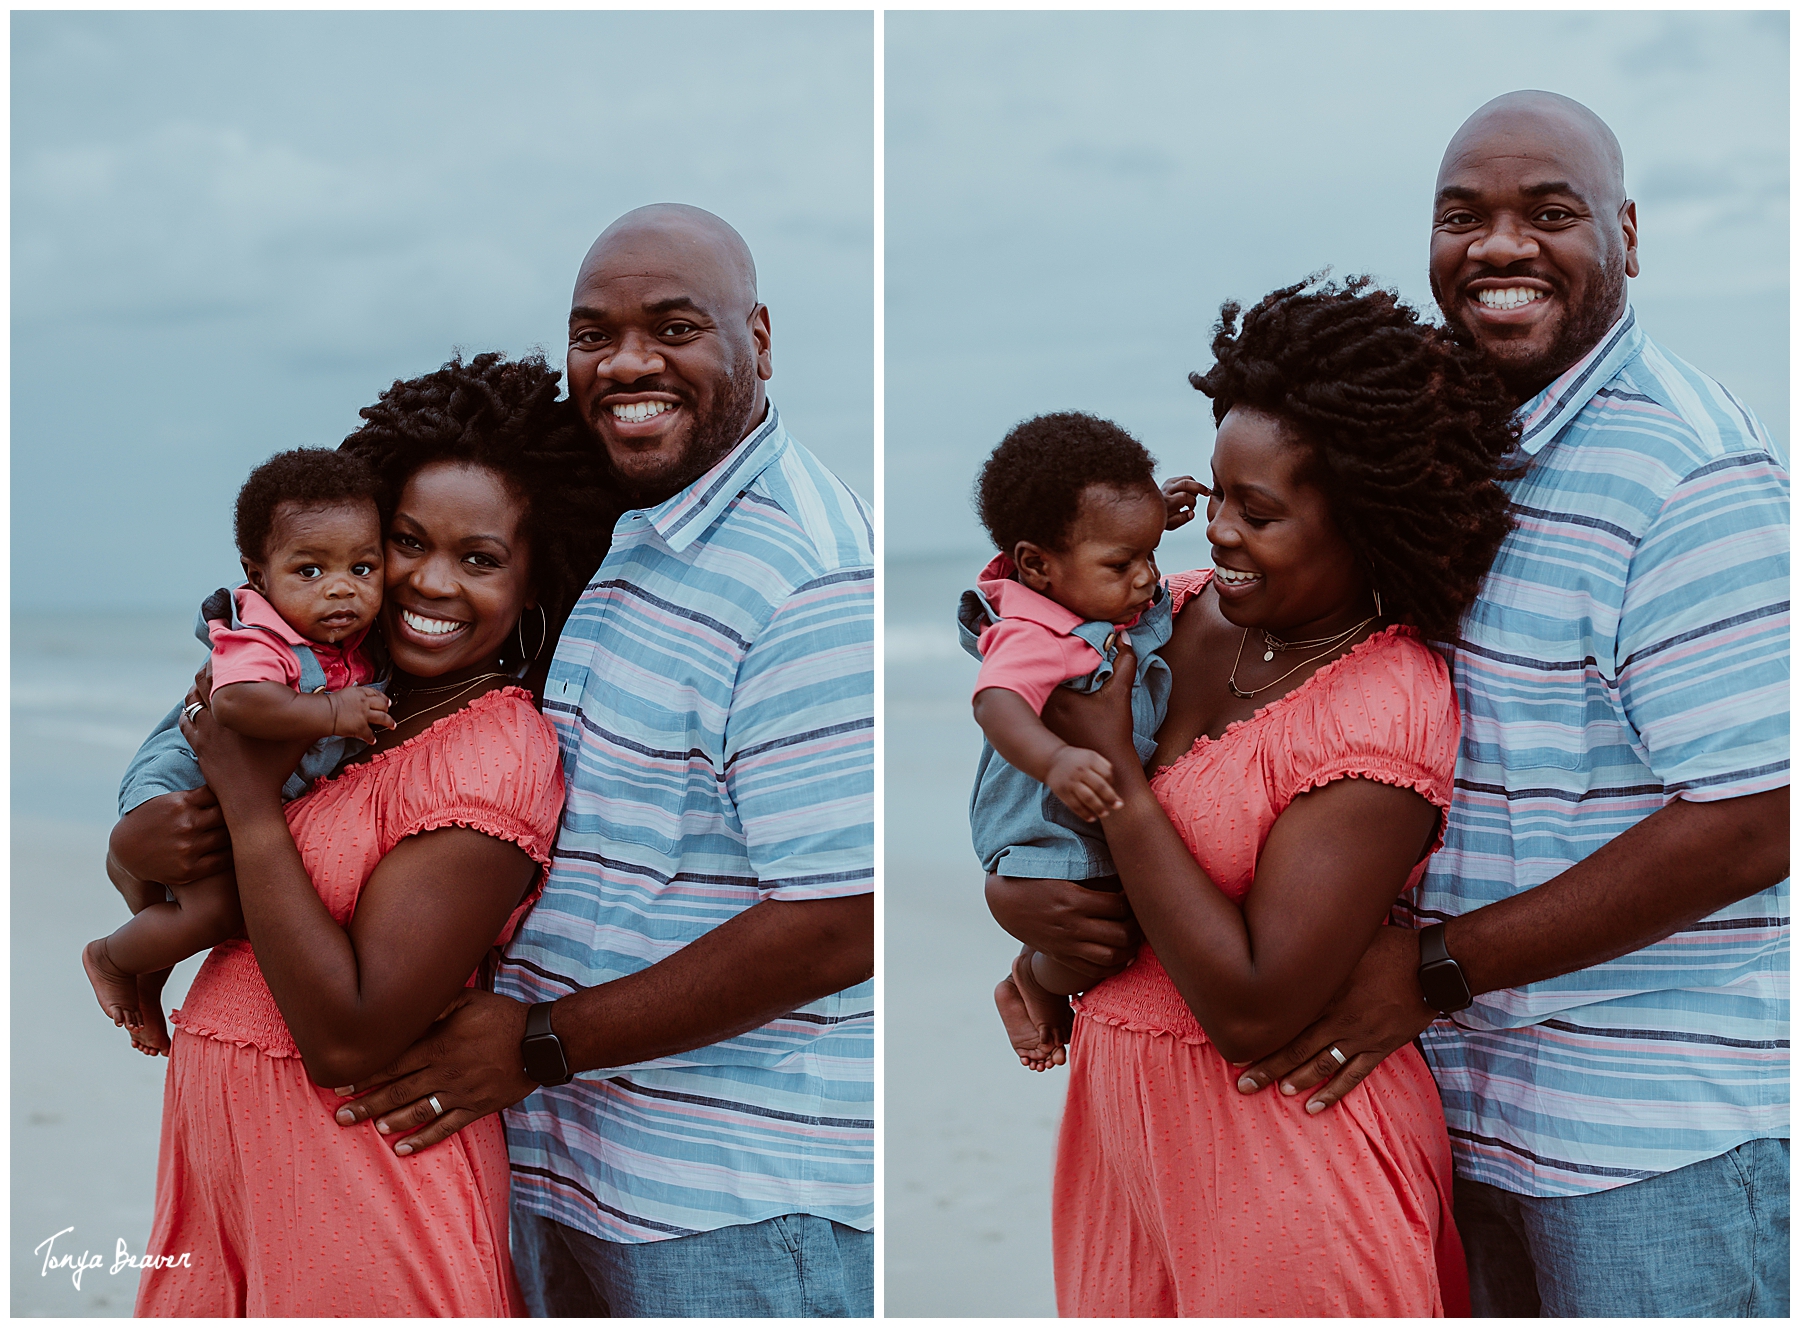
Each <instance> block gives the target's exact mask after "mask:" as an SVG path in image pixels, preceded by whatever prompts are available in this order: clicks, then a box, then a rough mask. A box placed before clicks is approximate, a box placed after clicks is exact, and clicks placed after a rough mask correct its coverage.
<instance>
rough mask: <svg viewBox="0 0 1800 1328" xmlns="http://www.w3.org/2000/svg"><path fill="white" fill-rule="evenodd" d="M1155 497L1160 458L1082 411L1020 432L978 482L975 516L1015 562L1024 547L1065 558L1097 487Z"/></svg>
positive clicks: (1004, 442)
mask: <svg viewBox="0 0 1800 1328" xmlns="http://www.w3.org/2000/svg"><path fill="white" fill-rule="evenodd" d="M1095 484H1102V485H1105V486H1107V487H1108V488H1113V489H1125V490H1132V489H1144V490H1148V491H1149V492H1150V493H1156V492H1157V488H1156V458H1155V457H1153V456H1151V455H1150V453H1148V452H1146V451H1145V450H1144V445H1143V444H1142V443H1140V442H1139V441H1138V440H1137V439H1135V438H1133V437H1132V436H1131V435H1130V434H1128V433H1126V432H1125V430H1123V429H1121V428H1120V427H1119V426H1118V425H1116V424H1114V423H1112V422H1111V421H1110V420H1102V419H1097V418H1095V417H1094V416H1092V415H1084V414H1082V413H1081V412H1080V411H1073V410H1065V411H1058V412H1057V413H1056V414H1054V415H1038V416H1036V417H1034V418H1032V419H1029V420H1024V421H1021V422H1020V423H1018V424H1016V425H1014V426H1013V429H1012V432H1011V433H1009V434H1007V435H1006V437H1004V438H1002V439H1001V440H1000V446H998V447H996V448H995V449H994V453H993V455H992V456H990V457H989V458H988V459H987V464H986V465H984V466H983V467H982V468H981V474H980V475H978V476H977V477H976V479H975V510H976V511H977V512H978V513H979V514H980V516H981V524H982V525H984V526H986V527H987V533H988V536H989V537H990V538H991V539H992V540H993V541H994V544H995V547H997V548H998V549H999V550H1000V551H1001V552H1002V553H1007V554H1010V553H1011V552H1012V551H1013V550H1014V549H1015V548H1017V547H1018V544H1019V541H1020V540H1029V541H1030V542H1031V543H1033V544H1035V545H1037V546H1038V547H1039V548H1042V549H1053V550H1056V551H1057V552H1061V551H1062V550H1063V549H1064V548H1066V547H1067V544H1068V539H1069V528H1070V527H1071V526H1073V525H1074V524H1075V518H1076V517H1077V516H1078V515H1079V514H1080V512H1081V495H1082V494H1083V493H1084V492H1085V491H1086V490H1087V489H1088V487H1089V486H1090V485H1095Z"/></svg>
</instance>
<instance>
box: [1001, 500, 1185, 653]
mask: <svg viewBox="0 0 1800 1328" xmlns="http://www.w3.org/2000/svg"><path fill="white" fill-rule="evenodd" d="M1167 519H1168V518H1167V509H1166V507H1165V506H1164V503H1163V499H1162V495H1161V494H1160V493H1158V492H1156V490H1154V489H1115V488H1112V487H1110V486H1107V485H1100V484H1092V485H1089V486H1088V488H1087V489H1086V490H1085V491H1084V492H1083V493H1082V495H1081V509H1080V511H1079V512H1078V513H1077V515H1076V517H1075V523H1074V524H1073V525H1072V526H1070V527H1069V537H1068V540H1067V547H1066V548H1064V549H1062V550H1061V551H1058V550H1055V549H1039V550H1037V556H1036V558H1033V559H1022V560H1020V574H1021V578H1022V579H1023V580H1024V582H1025V584H1026V585H1028V586H1030V587H1031V588H1032V589H1033V590H1036V591H1038V592H1039V593H1040V594H1043V595H1047V596H1049V597H1050V598H1051V599H1053V600H1055V601H1056V602H1057V603H1058V604H1060V605H1062V606H1063V607H1064V608H1065V609H1068V610H1070V611H1071V612H1073V613H1078V614H1080V615H1081V617H1082V618H1083V619H1084V620H1087V621H1090V622H1123V621H1125V620H1126V619H1128V618H1130V617H1131V616H1132V615H1133V614H1134V613H1136V612H1137V611H1138V610H1139V609H1141V608H1143V607H1144V606H1145V605H1146V604H1148V603H1149V602H1150V600H1151V597H1152V596H1154V595H1155V594H1156V583H1157V580H1158V573H1157V570H1156V546H1157V545H1158V544H1160V543H1161V542H1162V535H1163V526H1164V524H1165V523H1166V521H1167ZM1020 547H1021V549H1023V548H1024V547H1026V546H1023V545H1021V546H1020ZM1034 563H1035V564H1036V566H1035V567H1033V566H1032V564H1034Z"/></svg>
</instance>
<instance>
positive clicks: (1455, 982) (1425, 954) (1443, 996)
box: [1419, 922, 1475, 1014]
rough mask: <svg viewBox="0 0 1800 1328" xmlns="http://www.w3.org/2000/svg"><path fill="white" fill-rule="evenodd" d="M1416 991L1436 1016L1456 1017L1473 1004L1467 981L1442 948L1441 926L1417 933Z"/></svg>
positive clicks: (1472, 994) (1460, 969)
mask: <svg viewBox="0 0 1800 1328" xmlns="http://www.w3.org/2000/svg"><path fill="white" fill-rule="evenodd" d="M1419 990H1420V991H1422V992H1424V993H1425V1004H1427V1005H1429V1006H1430V1007H1431V1008H1432V1009H1434V1010H1436V1011H1437V1012H1438V1013H1439V1014H1455V1013H1456V1012H1457V1011H1458V1010H1466V1009H1468V1008H1469V1007H1470V1006H1471V1005H1473V1004H1475V996H1474V993H1473V992H1471V991H1470V990H1469V980H1468V979H1467V978H1465V977H1464V976H1463V971H1462V968H1461V967H1460V966H1459V965H1458V964H1457V962H1456V961H1455V960H1454V959H1452V958H1451V957H1450V951H1449V950H1447V949H1445V947H1444V924H1443V923H1441V922H1434V923H1432V924H1431V925H1430V926H1429V927H1425V928H1423V929H1421V930H1420V932H1419Z"/></svg>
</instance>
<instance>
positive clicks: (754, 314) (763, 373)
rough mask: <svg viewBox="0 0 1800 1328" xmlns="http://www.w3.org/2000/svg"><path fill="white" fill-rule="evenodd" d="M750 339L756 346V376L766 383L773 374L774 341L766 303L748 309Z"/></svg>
mask: <svg viewBox="0 0 1800 1328" xmlns="http://www.w3.org/2000/svg"><path fill="white" fill-rule="evenodd" d="M750 341H751V343H752V344H753V345H754V346H755V347H756V376H757V377H758V378H760V379H762V380H763V382H765V383H766V382H768V381H769V380H770V379H771V378H773V377H774V376H775V361H774V359H773V358H772V351H773V347H774V343H773V341H772V340H771V338H770V331H769V306H768V305H766V304H759V305H757V306H756V308H754V309H752V310H751V311H750Z"/></svg>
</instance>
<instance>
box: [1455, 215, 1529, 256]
mask: <svg viewBox="0 0 1800 1328" xmlns="http://www.w3.org/2000/svg"><path fill="white" fill-rule="evenodd" d="M1468 252H1469V257H1470V258H1471V259H1473V260H1474V261H1475V262H1477V263H1485V264H1487V265H1488V266H1489V267H1509V266H1511V265H1512V264H1514V263H1519V262H1523V261H1525V260H1526V259H1531V258H1536V257H1537V256H1538V242H1537V237H1535V236H1534V235H1532V234H1531V232H1530V231H1529V230H1528V229H1527V228H1526V227H1525V226H1524V225H1523V224H1522V223H1521V222H1520V221H1519V220H1518V219H1517V218H1513V217H1504V216H1503V217H1496V218H1495V219H1494V221H1493V224H1492V225H1490V226H1489V227H1488V229H1487V230H1486V231H1485V232H1484V233H1483V234H1482V235H1481V236H1479V237H1478V238H1477V239H1476V240H1475V241H1474V242H1473V243H1472V244H1470V245H1469V251H1468Z"/></svg>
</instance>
